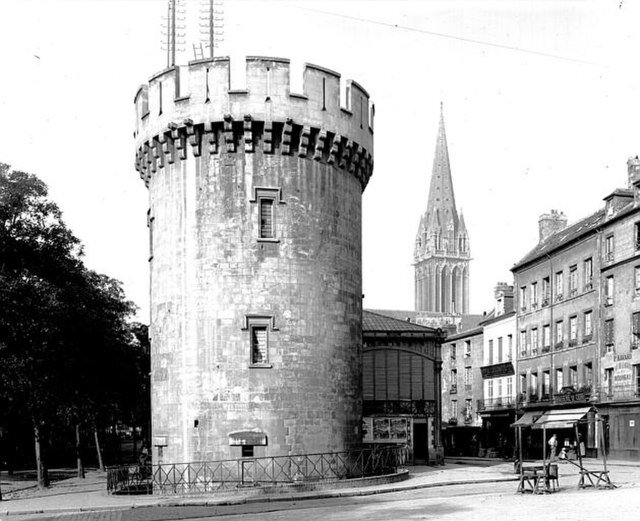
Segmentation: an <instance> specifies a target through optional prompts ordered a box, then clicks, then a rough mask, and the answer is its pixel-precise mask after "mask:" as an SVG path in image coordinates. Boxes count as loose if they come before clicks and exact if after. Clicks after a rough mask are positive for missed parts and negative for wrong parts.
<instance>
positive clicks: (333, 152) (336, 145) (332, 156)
mask: <svg viewBox="0 0 640 521" xmlns="http://www.w3.org/2000/svg"><path fill="white" fill-rule="evenodd" d="M340 141H342V137H341V136H340V134H336V135H335V136H333V143H331V149H330V150H329V157H328V158H327V163H329V164H330V165H333V164H334V163H335V162H336V159H337V157H338V152H339V150H340Z"/></svg>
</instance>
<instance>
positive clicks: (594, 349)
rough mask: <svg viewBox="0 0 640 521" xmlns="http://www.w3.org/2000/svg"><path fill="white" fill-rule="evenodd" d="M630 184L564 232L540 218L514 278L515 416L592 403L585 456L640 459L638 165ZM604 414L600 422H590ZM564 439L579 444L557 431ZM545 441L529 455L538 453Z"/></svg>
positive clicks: (584, 429) (634, 162)
mask: <svg viewBox="0 0 640 521" xmlns="http://www.w3.org/2000/svg"><path fill="white" fill-rule="evenodd" d="M627 166H628V176H629V186H628V187H627V188H623V189H617V190H615V191H614V192H613V193H611V194H610V195H608V196H607V197H605V199H604V201H605V205H604V207H603V208H601V209H599V210H598V211H597V212H595V213H594V214H592V215H590V216H588V217H586V218H584V219H582V220H580V221H578V222H577V223H575V224H573V225H572V226H569V227H566V218H565V217H564V216H563V215H562V214H560V213H558V212H552V213H551V214H546V215H543V216H542V217H541V221H540V242H539V244H538V245H537V246H536V247H535V248H534V249H533V250H532V251H531V252H530V253H529V254H527V255H526V256H525V257H524V258H523V259H522V260H521V261H520V262H518V263H517V264H516V265H515V266H514V267H513V268H512V271H513V273H514V276H515V280H516V289H517V291H518V304H517V331H518V342H517V349H518V355H519V356H518V362H517V368H516V374H517V378H518V386H517V387H518V405H519V407H520V409H519V413H523V412H526V411H531V412H532V413H533V415H532V416H531V418H532V419H535V418H536V417H537V416H539V415H541V414H542V413H543V412H544V411H547V410H551V409H562V408H569V407H575V406H590V405H593V406H595V409H593V410H592V412H589V414H588V416H587V417H586V418H585V419H586V420H587V421H585V422H584V423H581V424H580V429H581V436H582V438H583V439H584V440H585V443H586V449H587V453H588V454H594V455H595V454H596V453H597V451H598V450H602V447H600V446H598V442H597V440H598V439H599V433H598V432H597V429H598V428H600V427H599V425H604V435H605V436H604V438H605V444H606V447H605V448H606V450H607V451H608V453H609V454H610V455H611V456H612V457H617V458H624V459H634V460H638V459H640V354H639V353H638V338H640V297H639V295H640V196H639V194H640V188H639V187H640V160H638V159H637V158H632V159H630V160H629V162H628V165H627ZM595 414H598V415H599V416H600V417H601V418H602V419H604V420H605V421H604V423H602V424H600V423H597V422H594V421H589V420H593V419H594V415H595ZM558 434H559V436H560V437H562V436H567V437H571V438H572V437H573V435H572V433H570V432H568V431H567V432H559V433H558ZM541 441H542V440H535V439H534V440H533V441H532V445H533V446H531V447H527V446H525V447H524V448H525V452H527V449H530V450H531V452H533V453H536V452H537V453H541V451H542V449H541V448H540V443H541Z"/></svg>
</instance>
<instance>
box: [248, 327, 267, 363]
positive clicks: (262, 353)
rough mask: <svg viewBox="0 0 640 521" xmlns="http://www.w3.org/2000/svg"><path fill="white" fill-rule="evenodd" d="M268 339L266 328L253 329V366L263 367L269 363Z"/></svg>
mask: <svg viewBox="0 0 640 521" xmlns="http://www.w3.org/2000/svg"><path fill="white" fill-rule="evenodd" d="M268 338H269V337H268V333H267V327H266V326H253V327H251V365H262V364H266V363H268V360H269V358H268V356H267V355H268V352H267V341H268Z"/></svg>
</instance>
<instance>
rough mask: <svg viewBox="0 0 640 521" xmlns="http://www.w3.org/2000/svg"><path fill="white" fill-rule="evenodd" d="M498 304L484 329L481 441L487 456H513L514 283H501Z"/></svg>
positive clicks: (479, 402)
mask: <svg viewBox="0 0 640 521" xmlns="http://www.w3.org/2000/svg"><path fill="white" fill-rule="evenodd" d="M494 294H495V299H496V305H495V308H494V310H493V311H492V312H491V313H490V314H489V316H488V317H487V319H485V320H484V321H482V322H481V323H480V325H481V326H482V328H483V348H484V349H483V355H482V366H481V367H480V373H481V375H482V381H483V396H482V397H481V398H479V399H478V401H477V411H478V413H480V416H481V418H482V431H481V436H480V441H481V443H482V445H483V447H486V449H487V451H488V452H489V454H488V455H498V456H507V457H508V456H511V455H512V449H513V432H512V429H511V424H512V423H513V422H514V420H515V401H516V400H515V398H516V384H515V377H514V374H515V371H514V364H515V356H514V355H515V336H516V316H515V310H514V309H513V286H511V285H509V284H506V283H503V282H501V283H498V284H497V285H496V288H495V293H494Z"/></svg>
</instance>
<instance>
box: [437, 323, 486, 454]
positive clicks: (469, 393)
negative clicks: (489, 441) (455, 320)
mask: <svg viewBox="0 0 640 521" xmlns="http://www.w3.org/2000/svg"><path fill="white" fill-rule="evenodd" d="M483 339H484V336H483V330H482V326H479V325H477V324H476V325H475V327H473V328H471V329H468V330H467V331H463V332H461V333H458V334H454V335H450V336H448V337H447V338H446V340H445V342H444V343H443V344H442V429H443V433H442V436H443V445H444V451H445V455H449V456H478V455H479V448H480V430H481V428H482V417H481V416H480V414H479V413H478V410H477V404H478V401H479V400H482V399H483V380H482V372H481V367H482V365H483Z"/></svg>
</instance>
